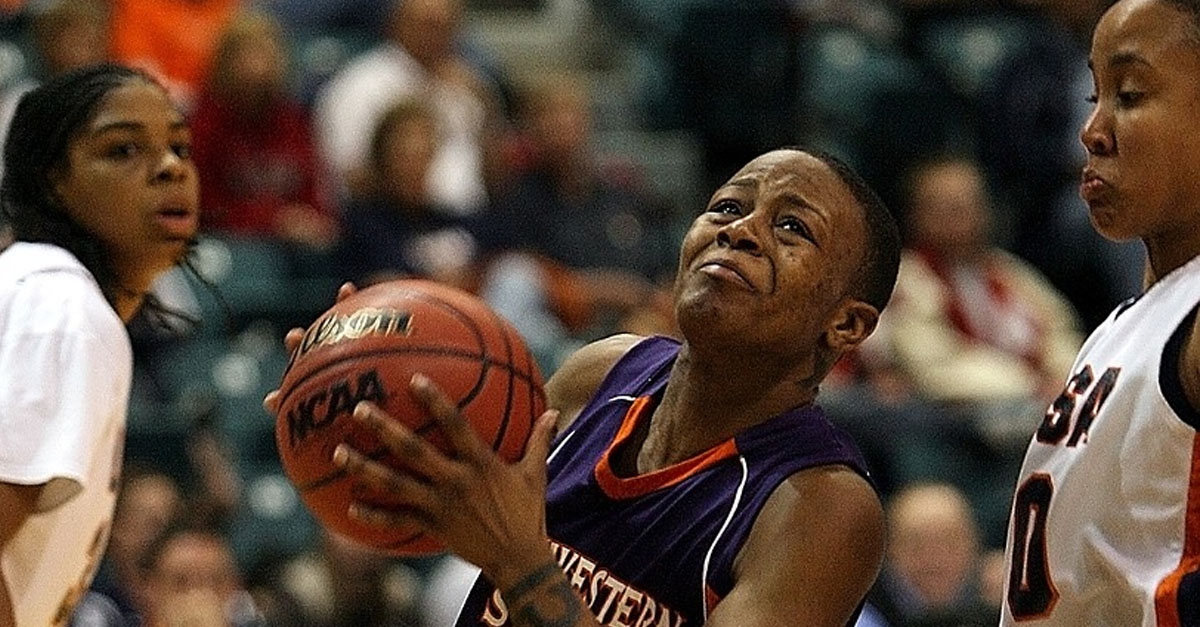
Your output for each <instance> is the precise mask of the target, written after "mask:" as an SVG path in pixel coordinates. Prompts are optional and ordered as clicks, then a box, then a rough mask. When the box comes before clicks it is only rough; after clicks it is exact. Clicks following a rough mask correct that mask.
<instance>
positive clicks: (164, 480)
mask: <svg viewBox="0 0 1200 627" xmlns="http://www.w3.org/2000/svg"><path fill="white" fill-rule="evenodd" d="M182 511H183V498H182V496H181V494H180V491H179V486H177V485H176V484H175V481H174V480H173V479H171V477H169V476H167V475H166V474H163V473H161V472H158V471H154V470H148V469H141V468H137V467H132V468H126V469H125V470H124V471H123V476H122V478H121V491H120V493H119V494H118V495H117V505H116V510H115V511H114V513H113V526H112V532H111V535H110V537H109V540H108V548H107V550H106V551H105V553H104V560H103V562H101V564H100V571H99V572H98V573H97V574H96V579H95V581H94V582H93V583H92V589H93V590H95V591H96V592H98V593H100V594H102V595H103V596H104V597H107V599H108V600H110V601H111V602H112V603H113V604H114V605H115V607H116V608H117V610H118V611H119V614H120V616H121V617H122V620H123V621H124V624H128V625H136V624H137V622H136V621H137V620H139V619H138V616H139V613H140V610H141V608H142V607H144V606H145V599H144V597H143V593H144V589H145V582H144V580H143V575H144V573H143V572H142V569H141V563H140V562H141V559H142V557H143V556H144V555H145V554H146V551H148V550H149V548H150V545H151V544H153V542H154V540H155V538H157V537H158V536H159V535H160V534H162V532H163V531H165V530H166V529H167V528H168V527H169V526H170V525H171V524H172V523H174V522H175V521H176V520H178V518H179V517H180V515H181V514H182ZM95 601H96V600H95V599H93V600H92V602H91V603H89V602H85V603H84V604H83V607H88V606H92V607H94V605H93V603H94V602H95ZM83 607H81V609H80V610H79V613H80V614H84V613H86V611H85V610H84V609H83ZM87 624H97V623H87ZM99 624H111V625H120V624H122V623H120V622H115V623H99Z"/></svg>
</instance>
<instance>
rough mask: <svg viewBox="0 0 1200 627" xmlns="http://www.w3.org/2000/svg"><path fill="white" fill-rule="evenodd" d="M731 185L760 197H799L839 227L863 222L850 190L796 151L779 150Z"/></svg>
mask: <svg viewBox="0 0 1200 627" xmlns="http://www.w3.org/2000/svg"><path fill="white" fill-rule="evenodd" d="M729 184H731V185H734V186H746V187H753V188H754V189H755V190H756V191H757V192H758V194H760V195H761V194H768V193H774V194H783V193H786V194H796V195H799V196H802V197H803V198H804V199H805V200H806V201H807V202H808V203H809V204H810V205H812V206H813V207H814V208H817V209H818V210H819V211H820V212H821V213H823V214H825V216H826V217H827V218H828V219H829V220H830V221H833V222H837V223H838V226H839V227H845V226H847V225H848V223H855V222H860V221H861V220H859V218H860V215H859V213H860V212H859V209H858V202H857V201H856V200H855V198H854V194H853V193H852V192H851V191H850V187H849V186H848V185H847V184H846V183H845V182H843V181H842V179H841V178H840V177H839V176H838V175H837V174H836V173H835V172H834V171H833V169H832V168H830V167H829V165H828V164H826V163H825V162H824V161H821V160H820V159H818V158H816V157H814V156H812V155H810V154H808V153H805V152H800V151H797V150H776V151H774V152H769V153H767V154H765V155H762V156H760V157H758V158H756V159H754V160H753V161H751V162H750V163H747V164H746V166H745V167H743V168H742V169H741V170H740V171H738V173H737V174H735V175H733V178H731V179H730V180H729Z"/></svg>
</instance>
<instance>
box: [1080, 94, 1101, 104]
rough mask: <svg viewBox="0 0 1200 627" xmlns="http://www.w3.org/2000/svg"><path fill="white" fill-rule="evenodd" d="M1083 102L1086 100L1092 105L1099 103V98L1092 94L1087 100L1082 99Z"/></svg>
mask: <svg viewBox="0 0 1200 627" xmlns="http://www.w3.org/2000/svg"><path fill="white" fill-rule="evenodd" d="M1084 100H1086V101H1088V102H1090V103H1092V104H1096V103H1097V102H1100V97H1099V96H1097V95H1096V94H1092V95H1090V96H1088V97H1087V98H1084Z"/></svg>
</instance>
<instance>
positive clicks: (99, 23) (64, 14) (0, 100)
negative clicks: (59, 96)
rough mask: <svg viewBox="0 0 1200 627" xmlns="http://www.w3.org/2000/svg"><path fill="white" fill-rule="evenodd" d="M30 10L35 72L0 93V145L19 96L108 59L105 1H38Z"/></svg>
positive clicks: (106, 9) (107, 16)
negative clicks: (65, 74)
mask: <svg viewBox="0 0 1200 627" xmlns="http://www.w3.org/2000/svg"><path fill="white" fill-rule="evenodd" d="M29 12H30V22H29V27H30V34H31V35H32V39H33V52H34V56H35V59H34V71H33V72H32V73H31V74H30V75H29V76H26V77H24V78H23V79H21V80H19V81H17V82H16V83H14V84H12V85H10V86H7V87H6V88H5V89H4V90H3V91H2V92H0V146H3V145H4V140H5V138H6V137H7V135H8V125H9V123H10V122H11V121H12V116H13V113H15V112H16V110H17V102H18V101H20V100H21V96H24V95H25V93H26V92H29V91H32V90H33V88H35V87H37V86H38V85H40V84H41V82H42V81H43V80H46V79H48V78H51V77H54V76H58V75H59V74H62V73H64V72H69V71H70V70H73V69H75V68H78V67H83V66H85V65H92V64H94V63H99V62H101V61H104V60H105V59H106V58H107V53H108V41H107V38H108V20H109V10H108V5H107V4H106V3H105V2H104V0H52V1H50V2H39V3H34V6H32V7H31V8H30V9H29ZM2 165H3V155H0V166H2Z"/></svg>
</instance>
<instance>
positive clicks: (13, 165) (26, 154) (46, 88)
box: [0, 63, 158, 303]
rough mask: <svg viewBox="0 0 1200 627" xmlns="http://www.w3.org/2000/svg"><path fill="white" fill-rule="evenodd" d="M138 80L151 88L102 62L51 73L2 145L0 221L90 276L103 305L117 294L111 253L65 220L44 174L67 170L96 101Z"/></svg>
mask: <svg viewBox="0 0 1200 627" xmlns="http://www.w3.org/2000/svg"><path fill="white" fill-rule="evenodd" d="M138 81H141V82H145V83H149V84H152V85H157V84H158V83H157V82H156V81H155V80H154V79H153V78H151V77H150V76H149V75H147V74H145V73H143V72H141V71H138V70H135V69H131V68H128V67H125V66H121V65H115V64H109V63H106V64H101V65H93V66H88V67H84V68H80V69H78V70H74V71H72V72H68V73H66V74H63V75H61V76H58V77H57V78H54V79H52V80H50V81H49V82H47V83H45V84H43V85H42V86H40V87H38V88H37V89H34V90H33V91H31V92H29V93H27V94H25V96H23V97H22V98H21V101H20V102H19V103H18V104H17V110H16V113H15V114H14V115H13V119H12V125H11V126H10V128H9V132H8V139H7V141H6V142H5V144H4V178H3V180H0V213H2V214H3V220H2V221H3V222H6V223H7V225H8V227H9V228H11V229H12V235H13V237H14V239H16V240H17V241H23V242H43V243H47V244H54V245H56V246H60V247H62V248H65V249H67V250H68V251H70V252H71V254H73V255H75V257H76V258H77V259H79V261H80V263H82V264H83V266H84V267H85V268H87V269H88V271H89V272H91V273H92V276H94V277H95V278H96V282H97V283H99V284H100V289H101V291H103V292H104V296H105V298H107V299H108V301H109V302H110V303H112V302H114V301H115V297H116V292H117V290H118V289H119V287H118V277H117V276H116V272H115V270H114V269H113V267H112V261H111V259H112V255H111V254H109V251H108V249H107V245H106V244H105V243H104V242H103V241H101V240H100V239H99V238H97V237H96V236H95V235H93V234H92V233H90V232H89V231H88V230H87V229H85V228H83V226H81V225H80V224H78V223H77V222H76V221H75V220H73V219H72V218H71V216H70V214H69V213H68V212H67V210H66V207H64V206H63V204H62V201H61V200H59V198H58V196H57V194H55V192H54V185H53V183H52V182H51V178H50V177H51V173H52V172H54V171H55V170H56V169H60V168H65V167H66V166H67V159H68V151H69V149H70V144H71V141H72V140H73V139H74V138H75V137H76V136H77V135H78V134H79V132H80V130H81V129H82V128H84V127H85V126H87V124H88V123H89V122H91V120H92V117H93V116H95V114H96V111H97V109H99V107H100V104H101V102H103V100H104V98H105V97H106V96H107V95H108V94H109V93H110V92H112V91H113V90H115V89H117V88H118V87H123V86H125V85H128V84H130V83H134V82H138Z"/></svg>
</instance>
